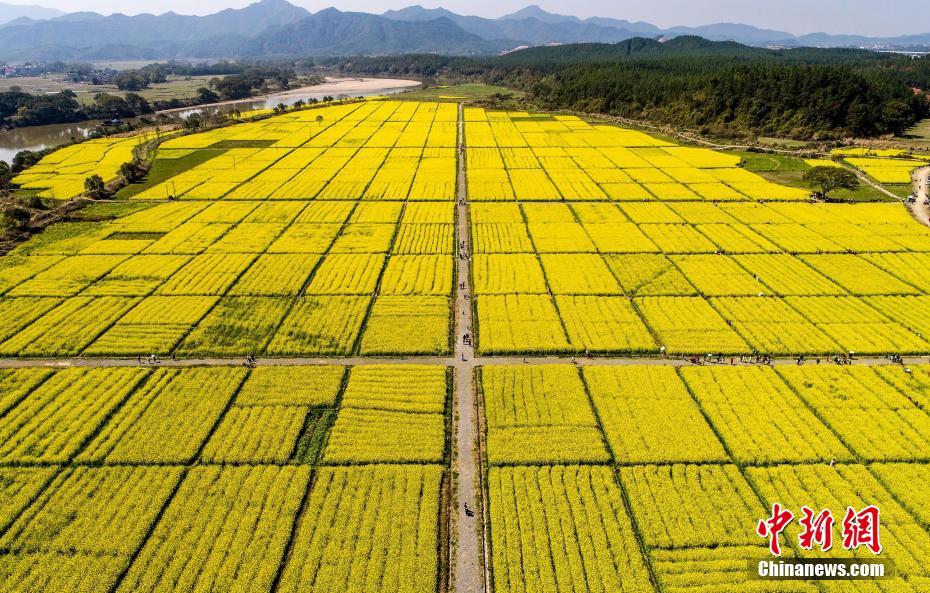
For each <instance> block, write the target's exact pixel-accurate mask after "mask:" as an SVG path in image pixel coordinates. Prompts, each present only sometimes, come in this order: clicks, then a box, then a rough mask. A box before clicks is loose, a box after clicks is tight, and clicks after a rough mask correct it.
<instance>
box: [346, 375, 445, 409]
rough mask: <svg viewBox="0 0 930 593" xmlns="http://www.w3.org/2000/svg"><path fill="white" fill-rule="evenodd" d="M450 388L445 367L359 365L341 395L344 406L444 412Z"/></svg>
mask: <svg viewBox="0 0 930 593" xmlns="http://www.w3.org/2000/svg"><path fill="white" fill-rule="evenodd" d="M447 390H448V385H447V369H446V368H445V367H440V366H435V365H363V366H356V367H354V368H353V369H352V372H351V374H350V376H349V381H348V384H347V385H346V390H345V393H344V394H343V396H342V407H343V408H362V409H371V410H393V411H399V412H419V413H424V414H443V413H444V411H445V408H446V397H447Z"/></svg>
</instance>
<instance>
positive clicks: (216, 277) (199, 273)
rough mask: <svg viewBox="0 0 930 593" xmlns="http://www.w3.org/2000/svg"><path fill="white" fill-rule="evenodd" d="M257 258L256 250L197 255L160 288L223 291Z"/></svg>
mask: <svg viewBox="0 0 930 593" xmlns="http://www.w3.org/2000/svg"><path fill="white" fill-rule="evenodd" d="M254 259H255V255H253V254H245V253H229V254H209V255H198V256H196V257H194V258H192V259H191V261H190V262H188V263H187V265H185V266H184V267H183V268H181V269H180V270H178V271H177V272H176V273H175V274H174V275H173V276H171V278H169V279H168V280H167V281H166V282H165V283H164V284H162V285H161V287H160V288H159V289H158V290H157V294H164V295H222V294H224V293H225V292H226V291H227V290H228V289H229V287H230V286H232V285H233V283H234V282H235V281H236V280H237V279H238V278H239V276H241V275H242V273H243V272H245V271H246V269H247V268H248V267H249V266H250V265H251V264H252V261H253V260H254Z"/></svg>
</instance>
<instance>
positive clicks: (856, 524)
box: [843, 504, 882, 554]
mask: <svg viewBox="0 0 930 593" xmlns="http://www.w3.org/2000/svg"><path fill="white" fill-rule="evenodd" d="M878 521H879V510H878V507H876V506H875V505H871V504H870V505H869V506H867V507H865V508H864V509H862V510H861V511H859V512H858V513H857V512H856V511H855V510H853V508H852V507H847V508H846V516H845V517H844V518H843V547H844V548H846V549H847V550H855V549H858V548H859V547H860V546H865V547H867V548H868V549H870V550H871V551H872V553H873V554H881V553H882V543H881V540H880V538H879V534H878Z"/></svg>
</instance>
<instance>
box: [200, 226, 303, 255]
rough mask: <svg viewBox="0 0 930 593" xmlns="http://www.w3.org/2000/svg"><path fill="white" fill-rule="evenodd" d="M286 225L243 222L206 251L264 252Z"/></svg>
mask: <svg viewBox="0 0 930 593" xmlns="http://www.w3.org/2000/svg"><path fill="white" fill-rule="evenodd" d="M285 227H286V225H283V224H276V223H267V222H243V223H240V224H238V225H236V226H234V227H233V228H232V229H230V231H229V232H228V233H226V234H225V235H223V237H222V238H221V239H220V240H219V241H217V242H216V243H214V244H212V245H210V246H209V247H208V248H207V250H206V253H263V252H264V251H265V250H266V249H268V246H269V245H271V243H272V242H274V240H275V239H276V238H277V237H278V235H280V234H281V232H282V231H283V230H284V229H285Z"/></svg>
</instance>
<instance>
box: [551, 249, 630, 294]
mask: <svg viewBox="0 0 930 593" xmlns="http://www.w3.org/2000/svg"><path fill="white" fill-rule="evenodd" d="M540 259H541V260H542V266H543V270H544V271H545V275H546V281H547V282H548V284H549V287H550V288H551V289H552V292H553V293H554V294H594V295H596V294H607V295H610V294H613V295H616V294H620V292H621V291H620V285H619V284H617V281H616V279H614V276H613V274H612V273H611V272H610V269H609V268H608V267H607V265H606V264H605V263H604V260H603V259H602V258H601V256H599V255H597V254H593V253H592V254H582V253H578V254H554V253H547V254H543V255H541V256H540Z"/></svg>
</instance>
